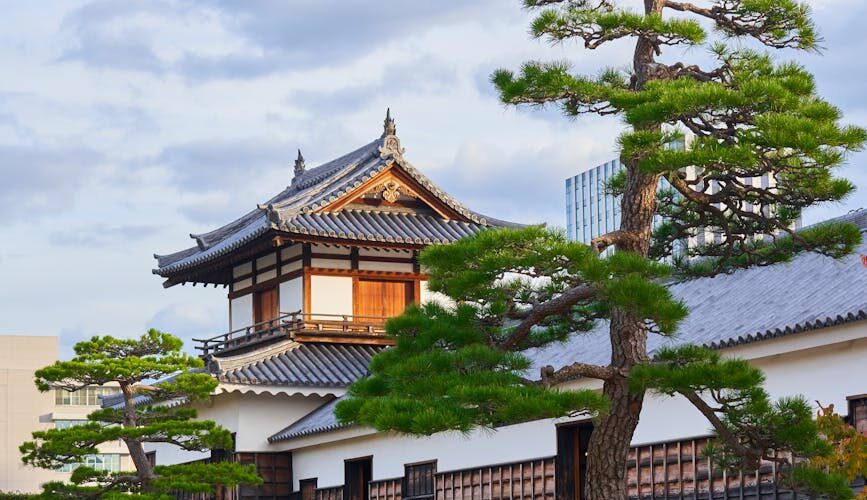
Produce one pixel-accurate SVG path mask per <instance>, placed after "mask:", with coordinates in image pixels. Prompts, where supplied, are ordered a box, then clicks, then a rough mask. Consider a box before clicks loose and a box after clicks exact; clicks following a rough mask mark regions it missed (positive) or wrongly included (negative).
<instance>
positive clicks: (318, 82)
mask: <svg viewBox="0 0 867 500" xmlns="http://www.w3.org/2000/svg"><path fill="white" fill-rule="evenodd" d="M519 4H520V2H519V1H517V0H505V1H504V0H476V1H473V2H466V1H463V0H439V1H436V2H431V1H421V0H419V1H405V0H394V1H388V0H387V1H382V0H379V1H360V0H350V1H347V0H331V1H323V0H293V1H283V2H279V1H276V0H274V1H270V0H247V1H234V2H229V1H226V2H222V1H219V0H202V1H198V2H192V1H160V0H148V1H144V0H142V1H138V0H117V1H114V0H107V1H90V2H74V1H70V0H63V1H56V2H50V1H47V0H40V1H39V2H20V1H13V0H0V7H2V12H3V16H2V18H0V61H2V64H0V276H2V278H0V280H2V286H0V334H2V333H7V334H13V333H14V334H38V335H60V337H61V344H62V346H64V347H63V349H64V353H68V352H69V350H68V349H69V346H71V345H72V344H73V343H74V342H76V341H77V340H80V339H82V338H84V337H88V336H91V335H94V334H113V335H118V336H129V335H137V334H139V333H141V332H142V331H143V330H144V329H145V328H147V327H151V326H153V327H158V328H161V329H164V330H167V331H170V332H174V333H177V334H180V335H181V336H182V337H184V338H187V339H189V338H191V337H197V336H202V335H214V334H217V333H221V332H222V331H223V330H224V328H225V326H226V323H227V319H226V317H227V307H226V298H225V293H226V292H225V290H223V289H214V288H209V289H206V290H203V289H202V288H200V287H199V288H192V287H189V286H187V287H174V288H171V289H169V290H164V289H163V288H162V286H161V281H160V279H158V278H157V277H155V276H153V275H152V274H151V268H152V267H153V265H154V262H153V258H152V254H153V253H154V252H157V253H169V252H172V251H175V250H179V249H181V248H186V247H188V246H190V245H191V240H190V239H189V238H188V236H187V235H188V234H189V233H199V232H204V231H207V230H209V229H212V228H213V227H215V226H217V225H220V224H222V223H225V222H228V221H229V220H231V219H232V218H234V217H236V216H238V215H241V214H242V213H244V212H245V211H247V210H249V209H251V208H252V207H254V206H255V204H256V203H258V202H261V201H264V200H265V199H267V198H269V197H270V195H272V194H273V193H275V192H277V191H279V190H281V189H282V188H283V187H284V186H286V185H287V184H288V183H289V182H290V177H291V170H292V160H293V159H294V154H295V148H297V147H300V148H301V149H302V150H303V152H304V155H305V157H306V158H307V164H308V166H312V165H316V164H319V163H321V162H324V161H327V160H329V159H331V158H333V157H336V156H338V155H340V154H341V153H344V152H347V151H350V150H352V149H354V148H355V147H357V146H359V145H361V144H365V143H366V142H368V141H369V140H371V139H373V138H375V137H377V136H378V135H379V134H380V132H381V123H382V118H383V115H384V112H385V108H386V107H387V106H390V107H391V109H392V111H393V113H394V115H395V117H396V119H397V125H398V132H399V135H400V136H401V139H402V142H403V145H404V147H406V149H407V153H406V155H407V157H408V158H409V159H410V161H412V162H413V163H414V164H415V165H416V166H417V167H419V168H420V169H422V170H423V171H424V172H426V173H427V174H428V175H429V176H430V177H431V178H433V179H434V180H435V181H436V182H438V183H439V184H440V185H441V186H442V187H443V188H445V189H446V190H447V191H450V192H451V193H453V194H454V195H456V196H457V197H459V198H461V199H462V200H463V201H465V202H466V203H467V204H468V205H469V206H470V207H472V208H474V209H476V210H478V211H481V212H483V213H487V214H491V215H494V216H497V217H500V218H506V219H512V220H517V221H522V222H540V221H542V222H547V223H549V224H551V225H553V226H562V225H563V224H564V223H565V222H564V215H563V210H564V207H563V205H564V201H563V200H564V196H563V187H562V186H563V179H565V178H566V177H567V176H569V175H573V174H574V173H575V172H576V171H578V170H580V169H581V168H586V167H588V166H592V165H595V164H598V163H600V162H603V161H607V160H609V159H611V158H612V157H614V156H615V155H616V151H615V147H614V139H615V137H616V136H617V134H618V132H619V130H620V124H619V122H618V121H617V120H616V119H601V118H590V117H588V118H581V119H578V120H571V121H570V120H566V119H563V118H561V117H559V116H558V115H557V113H556V112H554V111H550V110H516V109H512V108H506V107H504V106H502V105H501V104H499V103H498V101H497V99H496V95H495V93H494V92H493V91H492V89H491V86H490V85H489V83H488V76H489V75H490V73H491V72H492V71H493V70H494V69H495V68H498V67H508V68H517V67H518V65H519V64H520V62H521V61H524V60H528V59H540V58H541V59H567V60H570V61H572V62H573V63H574V64H575V66H576V68H577V69H578V70H580V71H583V72H587V73H595V72H597V71H598V70H599V68H601V67H602V66H605V65H611V64H615V65H620V64H626V63H627V62H628V60H629V48H630V47H629V43H628V42H626V43H620V44H615V45H612V46H611V48H610V49H606V50H602V51H598V53H593V52H587V51H584V50H583V49H581V48H580V47H579V46H577V45H566V46H558V47H550V46H548V45H547V44H545V43H542V42H538V41H534V40H531V39H529V37H528V35H527V25H528V20H529V17H528V14H527V13H526V12H524V11H522V10H521V9H520V8H519ZM814 6H815V17H816V20H817V22H818V24H819V26H820V29H821V32H822V34H823V36H824V38H825V42H824V46H825V51H824V53H823V54H821V55H819V54H806V55H805V54H795V53H786V54H782V57H786V58H797V59H798V60H800V61H801V62H802V63H804V64H806V65H807V66H808V67H809V68H810V69H811V70H813V71H814V73H815V74H816V77H817V81H818V84H819V89H820V91H821V93H822V94H824V95H825V96H827V97H828V98H829V99H830V100H831V101H832V102H834V103H835V104H837V105H838V106H840V107H841V108H842V109H843V110H844V112H845V114H846V120H847V121H848V122H851V123H857V124H860V125H862V126H864V125H867V100H865V99H864V97H863V82H864V81H865V78H867V65H865V62H864V61H865V59H864V55H865V54H867V36H865V35H864V31H863V19H865V18H867V2H863V0H816V2H815V4H814ZM673 56H685V57H687V58H691V59H701V58H704V57H705V54H704V53H703V52H702V51H701V50H698V49H693V50H690V51H686V52H685V53H684V54H681V53H675V54H673ZM865 162H867V154H859V155H856V156H853V157H852V158H851V159H850V166H849V167H847V168H846V169H845V170H844V172H843V173H844V175H847V176H848V177H850V178H852V179H854V180H855V181H856V183H858V184H859V185H861V186H863V189H862V191H860V192H859V193H858V194H856V195H855V196H853V197H852V198H851V199H850V200H848V201H847V202H846V203H844V204H842V205H835V206H828V207H822V208H819V209H815V210H813V211H811V212H810V213H808V214H807V217H806V219H807V222H814V221H817V220H821V219H822V218H825V217H828V216H831V215H837V214H840V213H843V212H845V211H847V210H850V209H854V208H858V207H862V206H867V173H865V170H864V169H861V168H860V167H861V165H862V164H864V163H865Z"/></svg>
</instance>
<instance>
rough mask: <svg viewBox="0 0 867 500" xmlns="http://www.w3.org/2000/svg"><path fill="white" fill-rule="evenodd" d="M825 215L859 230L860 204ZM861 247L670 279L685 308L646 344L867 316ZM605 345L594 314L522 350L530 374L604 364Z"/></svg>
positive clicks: (604, 325)
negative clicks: (556, 338) (564, 333)
mask: <svg viewBox="0 0 867 500" xmlns="http://www.w3.org/2000/svg"><path fill="white" fill-rule="evenodd" d="M833 221H834V222H842V221H845V222H849V223H852V224H855V225H857V226H858V227H860V228H861V230H862V233H864V232H865V231H867V210H859V211H856V212H853V213H850V214H848V215H845V216H843V217H839V218H837V219H833ZM829 222H830V221H829ZM861 255H867V241H863V242H862V243H861V245H860V246H859V247H858V248H857V249H856V250H855V251H854V252H853V253H852V254H850V255H848V256H846V257H843V258H841V259H832V258H830V257H826V256H824V255H820V254H816V253H803V254H800V255H798V256H796V257H795V258H794V259H792V261H791V262H786V263H781V264H777V265H773V266H766V267H753V268H750V269H743V270H739V271H735V272H733V273H731V274H722V275H718V276H714V277H710V278H699V279H693V280H688V281H683V282H680V283H673V284H671V285H670V286H669V289H670V290H671V291H672V293H673V294H674V296H675V297H677V298H679V299H681V300H682V301H684V302H685V303H686V306H687V308H688V309H689V316H688V317H687V318H686V319H685V320H684V321H683V322H682V323H681V325H680V327H679V329H678V332H677V334H676V335H675V336H674V337H673V338H666V337H662V336H660V335H650V336H649V337H648V339H647V346H648V350H649V351H650V352H651V353H652V352H653V351H654V350H656V349H659V348H660V347H662V346H666V345H676V344H681V343H690V344H699V345H704V346H708V347H712V348H724V347H730V346H734V345H738V344H745V343H749V342H754V341H757V340H764V339H769V338H774V337H782V336H785V335H791V334H795V333H799V332H804V331H808V330H814V329H818V328H823V327H827V326H832V325H835V324H841V323H846V322H850V321H857V320H862V319H867V268H865V266H864V264H862V262H861ZM610 353H611V347H610V342H609V339H608V322H607V321H599V322H598V323H597V324H596V326H595V328H594V329H593V330H591V331H590V332H587V333H585V334H578V335H573V336H572V337H571V338H570V339H569V340H567V341H566V342H565V343H563V344H557V345H552V346H548V347H546V348H544V349H539V350H536V351H532V352H530V353H529V355H530V358H531V359H532V360H533V362H534V366H533V368H532V370H533V374H534V375H535V374H538V373H539V372H538V369H539V368H541V367H542V366H545V365H551V366H553V367H554V368H555V369H557V368H561V367H563V366H565V365H567V364H569V363H572V362H575V361H582V362H585V363H598V364H607V363H608V362H609V361H610Z"/></svg>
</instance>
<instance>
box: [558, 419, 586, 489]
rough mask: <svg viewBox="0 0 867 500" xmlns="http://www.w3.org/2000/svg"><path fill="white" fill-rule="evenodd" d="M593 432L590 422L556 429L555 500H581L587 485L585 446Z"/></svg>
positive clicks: (566, 425) (561, 426) (565, 425)
mask: <svg viewBox="0 0 867 500" xmlns="http://www.w3.org/2000/svg"><path fill="white" fill-rule="evenodd" d="M592 432H593V423H592V422H579V423H575V424H564V425H560V426H558V427H557V457H556V458H555V473H556V476H557V479H556V481H555V485H556V490H557V495H556V496H557V500H582V499H583V498H585V495H584V488H585V487H586V485H587V478H586V472H587V446H588V445H589V443H590V434H591V433H592Z"/></svg>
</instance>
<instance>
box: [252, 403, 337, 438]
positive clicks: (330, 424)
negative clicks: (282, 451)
mask: <svg viewBox="0 0 867 500" xmlns="http://www.w3.org/2000/svg"><path fill="white" fill-rule="evenodd" d="M338 401H340V398H336V399H332V400H331V401H329V402H327V403H325V404H324V405H322V406H320V407H319V408H316V409H315V410H313V411H312V412H310V413H308V414H307V415H305V416H303V417H301V419H300V420H298V421H297V422H294V423H293V424H291V425H289V426H288V427H286V428H285V429H283V430H281V431H280V432H278V433H276V434H274V435H273V436H271V437H269V438H268V441H269V442H271V443H276V442H278V441H287V440H290V439H295V438H300V437H304V436H310V435H312V434H319V433H320V432H328V431H334V430H337V429H342V428H344V427H349V425H350V424H342V423H340V422H338V421H337V417H335V416H334V407H335V406H337V402H338Z"/></svg>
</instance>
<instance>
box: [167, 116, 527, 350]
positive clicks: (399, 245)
mask: <svg viewBox="0 0 867 500" xmlns="http://www.w3.org/2000/svg"><path fill="white" fill-rule="evenodd" d="M383 128H384V130H383V132H382V135H381V136H380V137H378V138H376V139H375V140H373V141H371V142H370V143H368V144H366V145H364V146H362V147H360V148H358V149H356V150H354V151H352V152H350V153H347V154H345V155H343V156H341V157H340V158H337V159H335V160H332V161H330V162H327V163H325V164H323V165H320V166H318V167H315V168H306V165H305V160H304V157H303V155H302V153H301V151H300V150H299V151H298V156H297V159H296V160H295V164H294V176H293V177H292V180H291V184H290V185H289V186H288V187H287V188H285V189H284V190H282V191H281V192H279V193H278V194H277V195H275V196H273V197H272V198H271V199H270V200H268V201H267V202H265V203H261V204H259V205H258V206H257V207H256V208H255V209H254V210H252V211H251V212H249V213H247V214H245V215H243V216H242V217H240V218H239V219H237V220H235V221H232V222H230V223H228V224H226V225H224V226H222V227H220V228H217V229H215V230H213V231H210V232H207V233H203V234H193V235H190V236H191V238H193V239H194V240H195V242H196V245H195V246H193V247H191V248H188V249H186V250H181V251H179V252H175V253H172V254H168V255H156V256H155V257H156V259H157V262H158V268H157V269H155V270H154V273H155V274H158V275H159V276H162V277H163V278H165V282H164V286H166V287H170V286H173V285H177V284H184V283H194V284H196V283H203V284H206V285H207V284H213V285H215V286H216V285H223V286H225V287H227V288H228V289H229V295H228V297H229V318H230V319H229V323H230V324H229V328H228V330H227V331H228V333H225V334H221V335H218V336H215V337H212V338H208V339H201V340H198V342H199V345H198V346H197V347H198V348H199V349H200V350H201V351H202V354H203V355H204V356H206V357H208V356H210V357H213V356H217V357H220V356H226V355H229V354H232V355H237V354H240V353H244V352H248V351H250V350H256V349H259V348H261V347H264V346H265V345H266V344H271V343H274V342H276V341H278V340H292V341H294V342H297V343H302V344H303V343H316V344H360V345H371V346H377V345H383V344H388V343H389V341H388V340H387V339H386V338H385V337H384V335H383V324H384V321H385V320H386V319H387V318H389V317H393V316H396V315H398V314H400V313H401V312H403V310H404V309H405V307H406V306H407V305H408V304H409V303H412V302H416V303H420V302H424V301H427V300H429V299H431V298H432V297H431V294H430V293H429V292H428V291H427V287H426V286H425V285H426V278H425V275H424V273H423V272H422V270H421V269H420V268H419V265H418V262H417V260H416V258H417V256H418V253H419V251H420V250H421V249H422V248H424V247H425V246H426V245H429V244H432V243H448V242H452V241H455V240H457V239H459V238H462V237H464V236H468V235H471V234H474V233H477V232H479V231H482V230H484V229H486V228H490V227H498V226H507V225H511V224H509V223H505V222H502V221H497V220H491V219H488V218H485V217H483V216H481V215H479V214H478V213H476V212H473V211H472V210H470V209H468V208H467V207H465V206H464V205H463V204H462V203H460V202H459V201H457V200H455V199H454V198H453V197H451V196H450V195H449V194H447V193H446V192H444V191H443V190H442V189H440V188H439V187H437V186H436V185H435V184H434V183H433V182H431V181H430V180H429V179H428V178H427V177H425V176H424V175H423V174H422V173H421V172H419V171H418V170H417V169H416V168H414V167H413V166H412V165H411V164H410V163H409V162H408V161H407V160H406V159H405V158H404V149H403V148H402V147H401V144H400V139H399V138H398V136H397V130H396V126H395V122H394V120H393V119H392V117H391V114H390V112H389V113H387V114H386V119H385V124H384V127H383Z"/></svg>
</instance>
